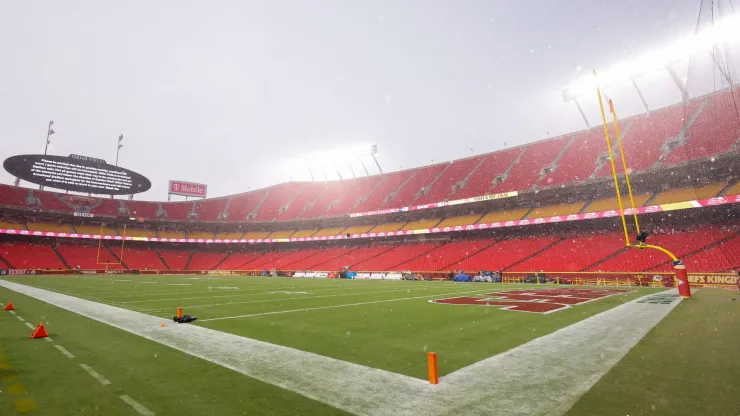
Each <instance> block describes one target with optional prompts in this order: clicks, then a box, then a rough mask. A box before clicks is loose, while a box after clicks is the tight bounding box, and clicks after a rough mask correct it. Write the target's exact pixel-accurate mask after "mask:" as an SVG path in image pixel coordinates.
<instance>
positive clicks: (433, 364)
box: [427, 352, 439, 384]
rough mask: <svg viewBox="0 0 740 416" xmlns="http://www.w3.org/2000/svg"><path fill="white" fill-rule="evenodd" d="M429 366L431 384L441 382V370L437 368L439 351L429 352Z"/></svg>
mask: <svg viewBox="0 0 740 416" xmlns="http://www.w3.org/2000/svg"><path fill="white" fill-rule="evenodd" d="M427 366H428V368H429V384H438V383H439V370H437V353H436V352H428V353H427Z"/></svg>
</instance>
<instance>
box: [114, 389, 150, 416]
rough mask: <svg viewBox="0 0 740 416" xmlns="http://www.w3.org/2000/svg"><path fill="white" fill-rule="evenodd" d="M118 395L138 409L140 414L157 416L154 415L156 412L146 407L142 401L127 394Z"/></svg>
mask: <svg viewBox="0 0 740 416" xmlns="http://www.w3.org/2000/svg"><path fill="white" fill-rule="evenodd" d="M118 397H120V398H121V400H123V401H124V402H126V404H128V405H129V406H131V407H133V408H134V410H136V411H137V412H138V413H139V414H140V415H142V416H155V415H154V412H152V411H151V410H149V409H147V408H146V407H144V405H142V404H141V403H139V402H137V401H136V400H134V399H132V398H131V397H129V396H127V395H125V394H124V395H123V396H118Z"/></svg>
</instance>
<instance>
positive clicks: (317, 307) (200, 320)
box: [198, 290, 487, 322]
mask: <svg viewBox="0 0 740 416" xmlns="http://www.w3.org/2000/svg"><path fill="white" fill-rule="evenodd" d="M481 292H487V290H475V291H472V292H453V293H437V294H434V295H425V296H411V297H407V298H395V299H383V300H373V301H369V302H358V303H346V304H343V305H329V306H316V307H313V308H301V309H289V310H286V311H273V312H261V313H250V314H247V315H235V316H223V317H220V318H210V319H199V320H198V322H208V321H222V320H224V319H238V318H249V317H252V316H264V315H277V314H281V313H293V312H305V311H315V310H319V309H334V308H345V307H348V306H359V305H372V304H375V303H386V302H398V301H401V300H411V299H424V298H431V297H437V296H447V295H452V294H455V295H459V294H460V293H481ZM302 299H306V298H302Z"/></svg>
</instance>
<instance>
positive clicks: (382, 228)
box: [370, 222, 406, 233]
mask: <svg viewBox="0 0 740 416" xmlns="http://www.w3.org/2000/svg"><path fill="white" fill-rule="evenodd" d="M404 224H406V223H405V222H391V223H388V224H380V225H377V226H375V228H373V229H371V230H370V232H371V233H387V232H389V231H398V230H399V229H400V228H401V227H402V226H403V225H404Z"/></svg>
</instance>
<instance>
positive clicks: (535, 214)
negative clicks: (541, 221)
mask: <svg viewBox="0 0 740 416" xmlns="http://www.w3.org/2000/svg"><path fill="white" fill-rule="evenodd" d="M584 205H586V203H585V202H576V203H573V204H558V205H547V206H544V207H539V208H535V209H533V210H532V212H530V213H529V214H528V215H527V218H548V217H556V216H558V215H570V214H577V213H578V211H580V210H581V209H582V208H583V206H584Z"/></svg>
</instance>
